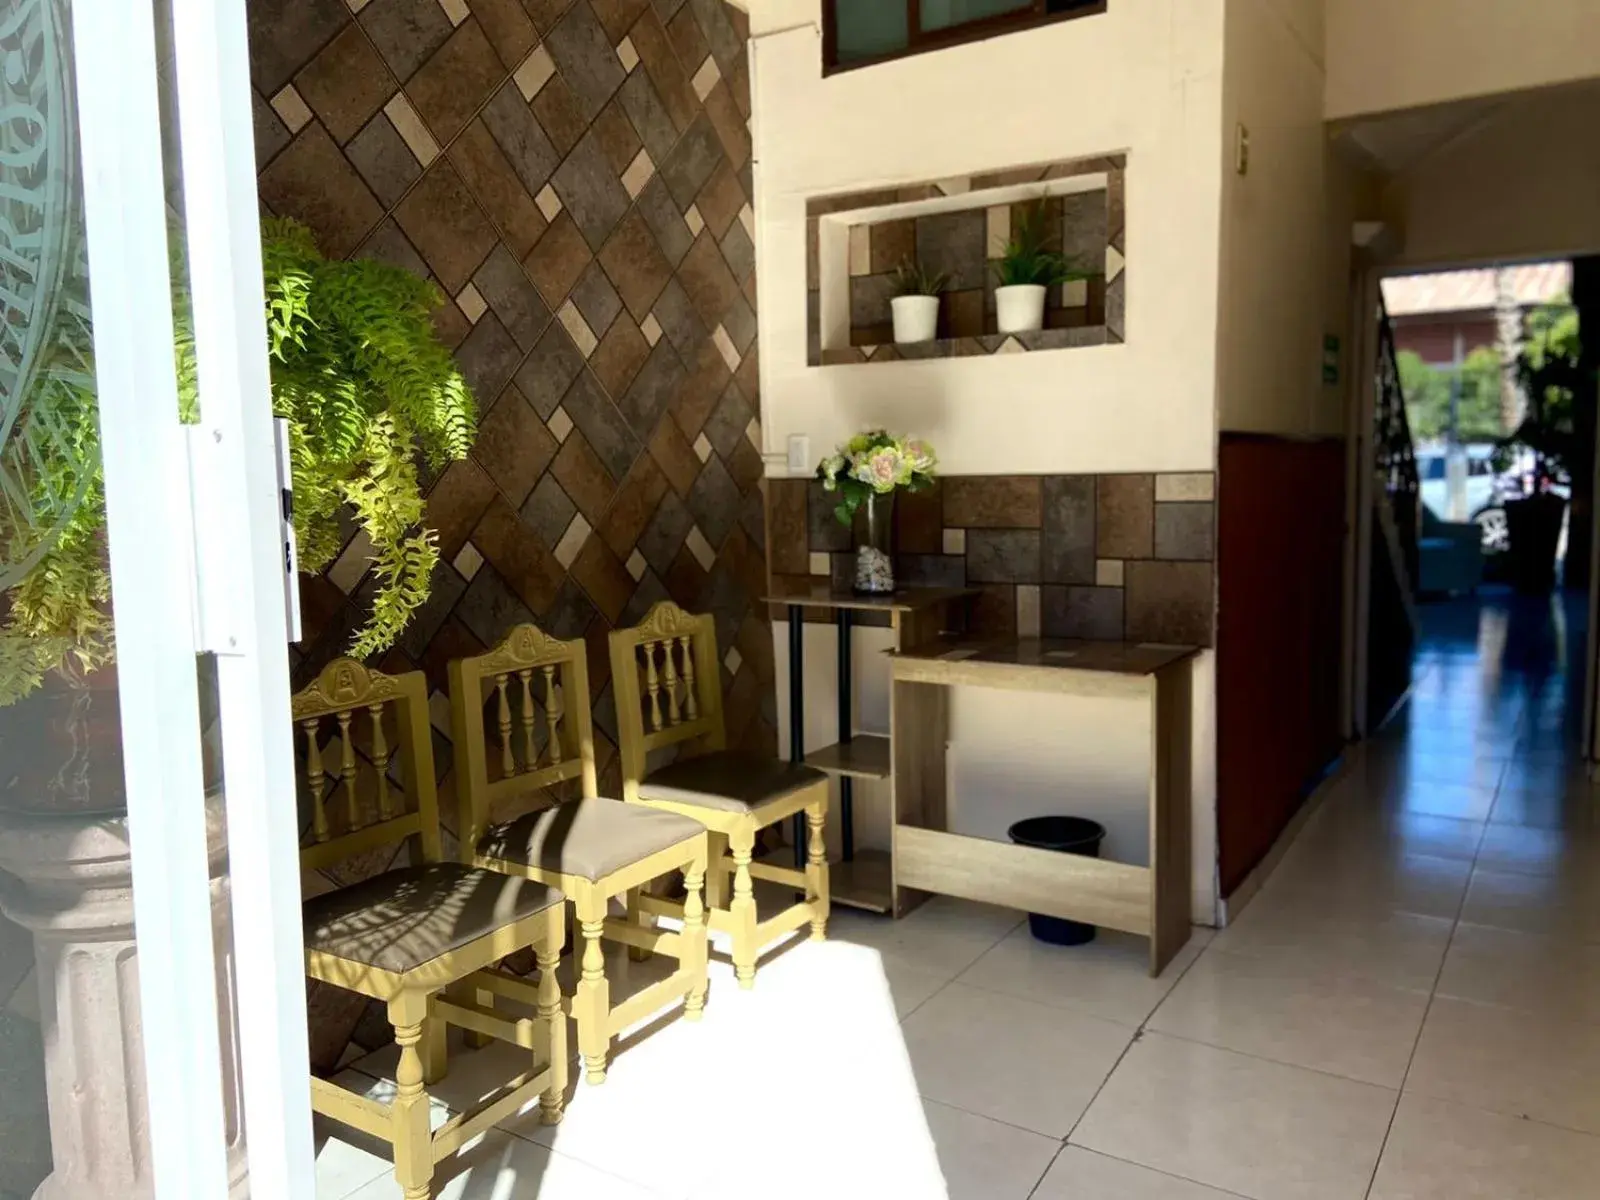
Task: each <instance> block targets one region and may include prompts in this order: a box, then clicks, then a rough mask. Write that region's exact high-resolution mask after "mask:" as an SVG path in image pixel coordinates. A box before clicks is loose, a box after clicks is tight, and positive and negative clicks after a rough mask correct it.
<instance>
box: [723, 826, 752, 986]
mask: <svg viewBox="0 0 1600 1200" xmlns="http://www.w3.org/2000/svg"><path fill="white" fill-rule="evenodd" d="M755 841H756V831H755V829H754V828H753V827H751V826H749V825H746V826H744V827H742V828H741V829H739V830H738V831H737V832H735V833H730V834H729V835H728V846H729V849H730V850H731V851H732V853H733V903H732V905H730V906H729V909H728V912H729V915H730V917H731V918H732V924H733V973H734V976H735V977H736V978H737V979H738V980H739V986H740V987H742V988H744V989H746V990H748V989H750V988H753V987H755V985H756V953H757V950H758V947H757V946H756V888H755V882H754V881H753V880H752V879H751V876H750V860H751V858H752V857H753V852H754V849H755Z"/></svg>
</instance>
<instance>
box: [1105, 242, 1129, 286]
mask: <svg viewBox="0 0 1600 1200" xmlns="http://www.w3.org/2000/svg"><path fill="white" fill-rule="evenodd" d="M1127 263H1128V260H1127V259H1125V258H1123V257H1122V251H1120V250H1118V249H1117V248H1116V247H1115V246H1107V247H1106V282H1107V283H1113V282H1115V281H1116V280H1117V279H1118V278H1120V277H1121V275H1122V268H1123V267H1125V266H1126V265H1127Z"/></svg>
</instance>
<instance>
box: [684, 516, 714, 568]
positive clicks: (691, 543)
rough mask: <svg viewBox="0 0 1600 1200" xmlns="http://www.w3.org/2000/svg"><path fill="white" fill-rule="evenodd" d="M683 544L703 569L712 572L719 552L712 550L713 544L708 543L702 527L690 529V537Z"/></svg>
mask: <svg viewBox="0 0 1600 1200" xmlns="http://www.w3.org/2000/svg"><path fill="white" fill-rule="evenodd" d="M683 544H684V545H685V546H687V547H689V553H690V554H692V555H694V559H695V561H696V562H697V563H699V564H700V566H701V567H702V568H704V569H705V570H707V571H709V570H711V566H712V564H713V563H715V562H716V561H717V552H716V551H715V550H713V549H712V548H711V543H710V542H708V541H706V535H705V534H703V533H701V532H700V526H698V525H691V526H690V527H689V536H688V537H686V538H685V539H684V540H683Z"/></svg>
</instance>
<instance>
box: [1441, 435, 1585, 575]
mask: <svg viewBox="0 0 1600 1200" xmlns="http://www.w3.org/2000/svg"><path fill="white" fill-rule="evenodd" d="M1461 452H1462V453H1464V454H1465V456H1466V460H1467V478H1466V486H1465V489H1464V490H1465V497H1464V498H1465V501H1466V503H1465V505H1464V510H1465V515H1466V519H1467V520H1469V521H1472V522H1473V523H1475V524H1476V525H1477V526H1478V528H1479V529H1480V530H1481V531H1482V534H1483V552H1484V554H1485V555H1492V554H1501V553H1504V552H1505V550H1506V549H1507V548H1508V547H1509V546H1510V544H1511V538H1510V534H1509V533H1508V531H1507V529H1506V513H1505V508H1504V507H1503V506H1504V504H1505V502H1506V501H1507V500H1515V499H1517V498H1519V497H1521V496H1525V495H1527V494H1528V492H1529V491H1531V490H1532V487H1533V480H1532V471H1533V463H1532V461H1531V455H1527V456H1526V457H1527V458H1528V461H1526V462H1524V461H1520V460H1519V461H1516V462H1513V463H1512V464H1511V465H1510V466H1509V467H1508V468H1507V469H1505V470H1503V471H1498V470H1496V469H1495V463H1494V455H1495V447H1494V446H1493V445H1492V444H1489V443H1482V444H1472V445H1468V446H1463V447H1461ZM1417 476H1418V478H1419V479H1420V480H1421V483H1422V503H1423V506H1424V507H1426V508H1427V509H1428V511H1429V512H1431V513H1432V514H1433V515H1434V516H1435V517H1437V518H1438V519H1439V520H1441V521H1447V520H1449V515H1450V486H1449V478H1448V476H1449V467H1448V449H1447V448H1446V447H1444V446H1428V447H1424V448H1422V449H1419V450H1418V451H1417ZM1550 490H1551V491H1552V492H1554V493H1555V494H1557V495H1559V496H1562V497H1563V498H1566V497H1568V496H1569V495H1570V493H1571V490H1572V489H1571V488H1570V487H1568V486H1567V485H1566V484H1556V485H1554V486H1552V487H1551V489H1550Z"/></svg>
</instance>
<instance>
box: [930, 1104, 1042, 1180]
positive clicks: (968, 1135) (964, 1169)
mask: <svg viewBox="0 0 1600 1200" xmlns="http://www.w3.org/2000/svg"><path fill="white" fill-rule="evenodd" d="M922 1110H923V1113H924V1115H925V1116H926V1118H927V1122H928V1133H929V1134H930V1135H931V1136H932V1138H933V1144H934V1148H935V1149H936V1150H937V1151H938V1152H939V1169H940V1171H942V1172H943V1174H944V1181H945V1187H946V1188H947V1190H948V1191H947V1194H948V1195H949V1200H1027V1198H1028V1196H1029V1195H1030V1194H1031V1193H1032V1191H1033V1188H1034V1185H1035V1184H1036V1183H1038V1182H1039V1177H1040V1176H1041V1175H1043V1174H1044V1172H1045V1168H1046V1167H1048V1166H1049V1165H1050V1160H1051V1159H1053V1158H1055V1156H1056V1151H1058V1150H1059V1149H1060V1148H1061V1144H1060V1143H1059V1142H1057V1141H1056V1140H1055V1139H1054V1138H1047V1137H1042V1136H1040V1135H1039V1134H1037V1133H1029V1132H1028V1131H1027V1130H1024V1129H1017V1128H1016V1127H1015V1126H1012V1125H1003V1124H1001V1123H1000V1122H999V1121H991V1120H989V1119H988V1118H987V1117H980V1116H977V1115H975V1114H973V1113H970V1112H964V1111H962V1110H961V1109H959V1108H951V1107H950V1106H949V1105H947V1104H940V1103H938V1102H937V1101H934V1100H925V1101H923V1104H922Z"/></svg>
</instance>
